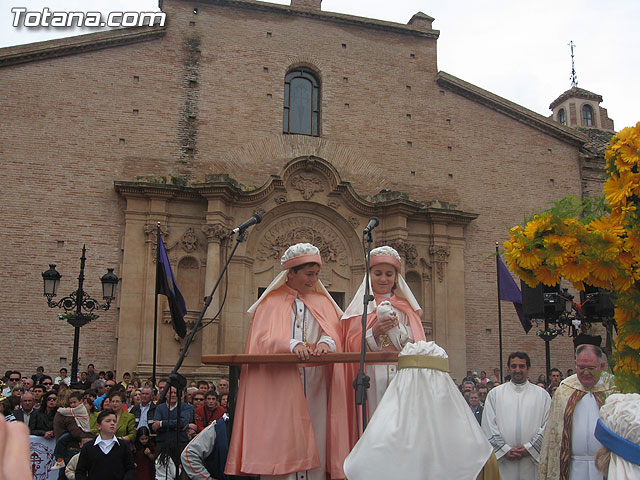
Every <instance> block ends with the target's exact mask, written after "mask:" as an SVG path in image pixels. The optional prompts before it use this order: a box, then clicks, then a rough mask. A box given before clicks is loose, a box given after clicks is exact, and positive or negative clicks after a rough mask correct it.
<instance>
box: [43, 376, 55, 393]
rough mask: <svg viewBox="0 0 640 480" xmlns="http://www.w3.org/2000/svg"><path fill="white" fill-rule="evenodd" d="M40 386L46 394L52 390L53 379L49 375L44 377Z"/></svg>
mask: <svg viewBox="0 0 640 480" xmlns="http://www.w3.org/2000/svg"><path fill="white" fill-rule="evenodd" d="M42 386H43V387H44V389H45V390H46V391H47V392H50V391H51V390H52V389H53V379H52V378H51V377H50V376H49V375H45V376H44V378H43V379H42Z"/></svg>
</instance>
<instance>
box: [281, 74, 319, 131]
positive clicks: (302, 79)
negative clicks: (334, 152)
mask: <svg viewBox="0 0 640 480" xmlns="http://www.w3.org/2000/svg"><path fill="white" fill-rule="evenodd" d="M282 129H283V132H284V133H293V134H300V135H313V136H316V137H317V136H319V135H320V133H319V132H320V82H319V81H318V78H317V76H316V75H315V74H314V73H313V72H312V71H310V70H308V69H304V68H297V69H295V70H291V71H290V72H289V73H287V76H286V77H285V79H284V119H283V128H282Z"/></svg>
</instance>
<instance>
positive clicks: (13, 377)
mask: <svg viewBox="0 0 640 480" xmlns="http://www.w3.org/2000/svg"><path fill="white" fill-rule="evenodd" d="M21 378H22V375H21V374H20V372H18V371H17V370H14V371H12V372H10V373H9V376H8V377H7V386H6V387H5V388H4V389H3V390H2V395H3V396H5V397H10V396H11V392H13V389H14V388H16V387H17V386H18V384H19V383H20V379H21Z"/></svg>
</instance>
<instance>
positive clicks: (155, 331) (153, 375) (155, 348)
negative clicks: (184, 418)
mask: <svg viewBox="0 0 640 480" xmlns="http://www.w3.org/2000/svg"><path fill="white" fill-rule="evenodd" d="M158 265H160V222H158V225H157V232H156V287H155V292H156V293H155V302H154V305H155V308H154V312H153V367H152V370H151V383H152V384H153V387H154V388H155V386H156V356H157V353H158Z"/></svg>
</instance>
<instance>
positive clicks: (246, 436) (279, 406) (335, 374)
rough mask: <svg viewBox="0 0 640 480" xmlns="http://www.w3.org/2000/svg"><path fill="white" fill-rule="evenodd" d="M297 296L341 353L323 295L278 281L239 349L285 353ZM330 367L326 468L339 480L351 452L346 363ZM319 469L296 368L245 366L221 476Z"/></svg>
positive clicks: (337, 332)
mask: <svg viewBox="0 0 640 480" xmlns="http://www.w3.org/2000/svg"><path fill="white" fill-rule="evenodd" d="M296 296H297V297H299V298H300V299H301V300H302V301H303V302H304V304H305V305H306V306H307V308H308V309H309V311H310V312H311V313H312V314H313V316H314V318H315V319H316V320H317V322H318V323H319V324H320V326H321V327H322V330H323V331H324V332H325V333H326V334H327V335H329V336H330V337H331V338H333V340H334V341H335V342H336V351H338V352H341V351H343V349H342V333H341V331H340V324H339V319H338V314H337V312H336V310H335V308H334V306H333V304H332V303H331V302H330V301H329V299H327V297H325V296H324V295H323V294H321V293H317V292H312V293H308V294H299V293H298V292H296V291H295V290H292V289H291V288H289V287H288V286H287V285H283V286H282V287H280V288H278V289H276V290H274V291H273V292H271V293H270V294H269V295H267V297H266V298H265V299H264V300H263V301H262V302H261V303H260V305H259V306H258V308H257V310H256V311H255V313H254V316H253V322H252V324H251V328H250V330H249V336H248V338H247V344H246V347H245V353H251V354H268V353H290V350H289V342H290V339H291V308H292V304H293V303H294V301H295V298H296ZM304 366H312V364H306V363H305V364H304ZM330 371H331V383H330V393H329V405H328V411H327V435H326V438H327V445H326V449H327V465H326V471H327V472H329V473H330V474H331V478H332V479H342V478H344V472H343V470H342V464H343V463H344V459H345V458H346V456H347V454H348V453H349V439H348V429H347V405H346V392H345V385H346V382H345V374H344V364H334V365H332V366H331V367H330ZM318 467H320V460H319V457H318V449H317V447H316V442H315V438H314V434H313V429H312V427H311V418H310V417H309V411H308V408H307V404H306V400H305V396H304V390H303V387H302V383H301V381H300V373H299V370H298V365H297V364H292V365H255V366H254V365H245V366H243V367H242V375H241V377H240V389H239V392H238V402H237V406H236V412H235V419H234V424H233V433H232V435H231V444H230V447H229V455H228V457H227V465H226V469H225V473H226V474H228V475H284V474H288V473H293V472H300V471H304V470H312V469H314V468H318Z"/></svg>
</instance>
